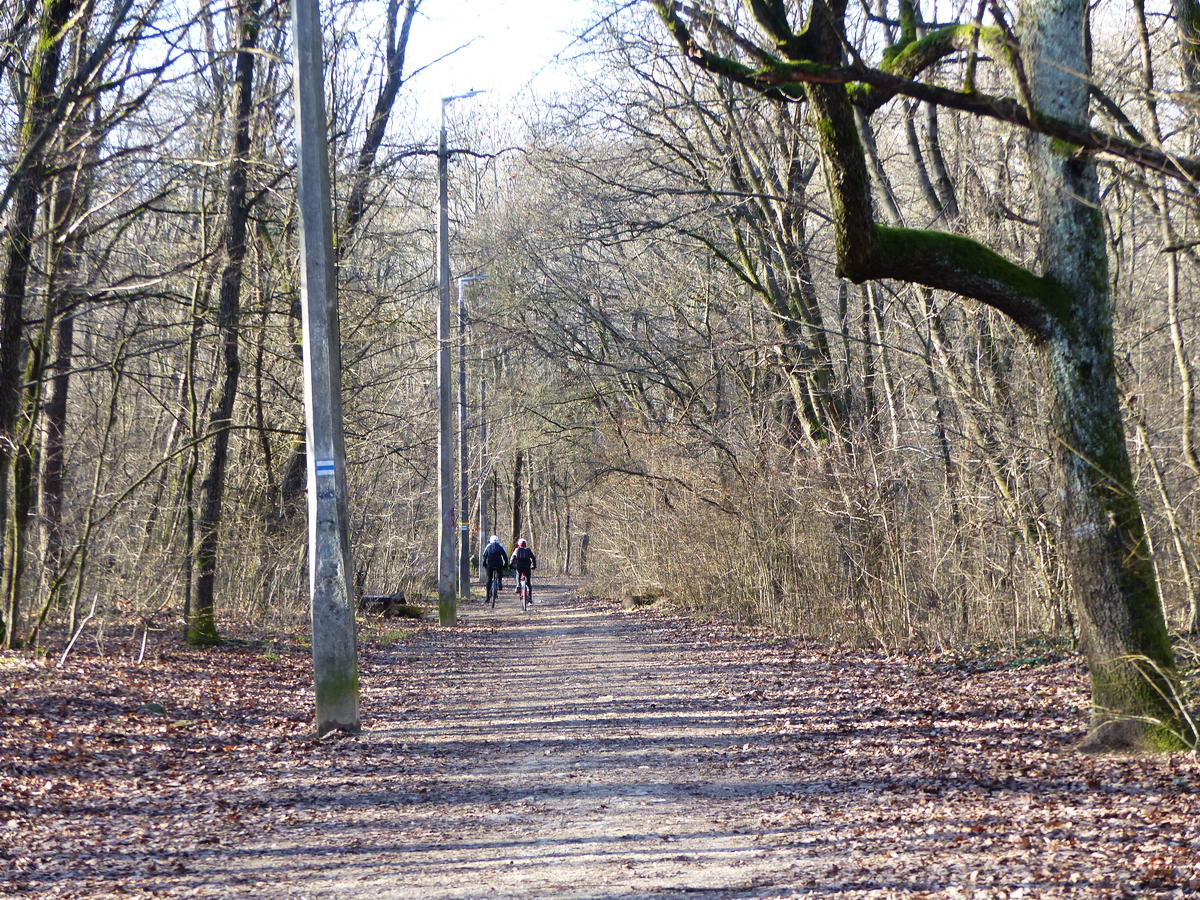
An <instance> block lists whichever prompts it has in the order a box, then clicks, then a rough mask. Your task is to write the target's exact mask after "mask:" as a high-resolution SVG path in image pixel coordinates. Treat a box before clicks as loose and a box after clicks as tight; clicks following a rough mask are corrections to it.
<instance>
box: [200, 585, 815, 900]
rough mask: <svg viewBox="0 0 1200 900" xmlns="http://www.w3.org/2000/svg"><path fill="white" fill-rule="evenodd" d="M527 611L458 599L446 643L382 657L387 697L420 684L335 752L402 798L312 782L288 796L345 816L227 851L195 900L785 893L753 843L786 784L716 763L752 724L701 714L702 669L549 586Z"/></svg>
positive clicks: (361, 783) (714, 712)
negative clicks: (381, 768) (235, 887)
mask: <svg viewBox="0 0 1200 900" xmlns="http://www.w3.org/2000/svg"><path fill="white" fill-rule="evenodd" d="M536 599H537V603H536V605H535V608H534V610H533V611H532V612H530V613H523V612H522V611H521V609H520V607H519V606H518V605H517V602H516V600H515V598H514V597H513V596H512V593H511V591H509V590H506V592H505V595H504V596H503V597H502V598H501V601H500V603H499V604H498V607H497V609H496V610H495V611H492V610H490V609H484V608H483V604H481V603H479V602H478V601H476V602H474V603H471V604H468V605H467V606H465V607H464V611H465V616H464V620H465V621H464V623H463V627H462V629H461V630H460V631H457V632H436V633H435V639H434V640H433V641H428V642H423V643H420V644H417V645H414V646H411V647H402V648H400V649H398V650H397V652H396V654H395V666H396V670H395V681H396V682H399V683H403V682H406V681H408V680H409V679H410V678H412V677H413V676H416V678H417V679H418V680H419V681H421V682H423V683H424V684H423V686H419V685H409V686H408V687H402V686H401V685H400V684H397V685H396V686H395V694H393V696H395V697H398V698H399V697H402V698H403V699H400V700H399V702H398V703H397V705H396V706H395V707H393V708H392V709H390V710H388V709H384V710H379V711H372V719H373V721H372V722H371V725H370V730H369V731H368V732H367V733H366V734H365V735H363V736H362V737H359V738H356V739H354V743H356V744H362V743H367V744H372V743H376V744H378V745H379V747H378V749H381V750H382V749H383V748H384V747H387V748H390V752H395V753H396V754H397V755H398V756H403V757H404V758H405V759H406V760H407V761H410V762H407V763H406V766H408V767H410V768H408V771H406V772H405V777H406V779H411V777H412V776H419V780H420V781H421V782H422V783H421V784H420V785H418V786H417V787H416V790H415V791H413V790H412V788H411V787H400V789H399V790H396V789H395V787H396V786H395V785H394V783H389V779H388V778H387V775H386V773H380V775H379V777H377V778H372V777H369V776H368V777H366V778H363V777H361V776H360V777H359V778H356V779H354V780H353V781H351V782H349V783H343V784H339V785H331V784H328V783H324V784H323V783H321V782H320V781H317V780H314V781H313V783H311V784H310V785H308V786H306V787H305V791H306V792H311V793H312V794H313V795H316V794H320V793H327V795H328V796H327V799H328V801H329V802H330V803H332V804H335V805H337V806H339V807H341V808H343V809H344V810H345V815H344V816H342V817H340V818H339V819H337V820H334V821H333V822H330V821H327V820H320V821H317V822H315V823H314V824H313V825H312V826H311V828H298V829H295V830H290V831H288V832H287V833H286V834H285V835H282V836H281V837H282V838H283V839H282V840H280V839H279V837H280V836H276V837H274V838H273V839H272V840H269V841H266V842H264V844H263V845H262V846H260V847H254V848H245V850H244V851H243V852H242V853H240V854H239V855H238V856H239V858H238V860H237V862H236V864H235V865H234V866H231V867H230V868H228V869H225V870H224V871H216V872H212V873H211V877H213V878H214V881H213V882H212V885H213V886H214V887H216V886H217V885H218V884H219V885H220V889H219V890H216V891H214V893H218V894H226V893H228V892H229V890H230V888H231V886H232V879H236V881H237V882H238V883H240V884H242V885H243V890H244V891H245V892H246V893H247V894H249V895H256V894H260V893H261V892H263V891H264V890H269V891H271V892H278V893H279V894H293V893H295V894H300V893H303V894H304V895H305V896H330V897H356V896H357V897H362V896H372V897H381V898H382V897H397V898H399V897H471V896H481V895H484V896H501V897H624V896H631V897H648V896H696V895H698V894H699V895H703V894H708V895H709V896H725V897H736V896H760V895H762V893H763V892H764V891H767V893H773V892H777V891H778V890H781V889H782V886H784V885H787V884H790V883H791V873H790V867H789V865H788V860H789V858H790V857H792V856H794V853H793V852H792V851H791V850H789V849H788V848H786V847H782V846H772V844H771V843H770V842H769V841H768V842H764V841H763V840H762V834H761V829H760V828H759V827H757V820H756V818H755V817H756V816H757V815H758V814H759V812H760V807H761V805H762V802H763V801H764V800H766V799H767V798H770V797H771V796H773V795H775V794H777V793H778V792H780V791H782V790H785V789H786V787H787V785H788V783H789V779H787V778H786V777H782V773H780V775H781V777H778V778H776V779H767V780H764V779H763V778H762V777H761V773H760V772H759V771H758V767H757V766H738V765H733V764H732V763H733V762H734V759H733V758H731V757H729V756H727V755H726V754H727V751H728V750H729V749H730V748H731V746H733V745H736V746H737V747H738V748H741V747H742V745H743V744H745V742H746V741H753V742H754V744H755V747H754V750H755V751H756V752H761V751H762V749H764V748H762V747H758V746H757V744H758V743H759V741H760V737H759V736H756V734H755V731H756V725H757V724H758V723H757V722H756V717H754V716H749V717H747V716H745V715H733V714H732V711H731V710H730V709H729V708H728V705H727V704H723V703H722V702H721V698H720V697H719V695H718V692H717V691H716V690H713V684H714V681H715V676H716V673H714V672H711V671H706V670H705V667H704V660H703V658H702V657H701V658H688V657H687V656H680V655H677V654H674V653H672V652H671V649H672V648H671V647H669V646H661V647H660V646H656V645H654V644H653V643H644V642H640V641H637V640H633V639H631V638H632V637H633V634H632V633H631V632H635V631H636V629H631V628H630V627H629V625H628V624H627V623H624V622H623V621H622V620H621V618H620V617H619V616H614V615H613V613H612V611H611V610H610V609H601V608H598V607H596V606H594V605H585V604H581V603H578V602H571V601H570V592H569V589H568V588H566V587H565V586H563V585H561V584H553V583H551V584H544V585H539V589H538V593H537V598H536ZM425 673H429V674H428V675H426V674H425ZM431 678H436V679H446V680H447V681H448V682H449V684H448V685H446V686H448V687H449V688H450V689H449V690H444V689H438V687H437V686H435V685H431V684H429V683H428V681H427V679H431ZM389 693H391V692H389ZM380 713H382V716H381V715H380ZM750 750H751V745H750V744H745V750H744V751H742V750H740V749H739V753H741V752H749V751H750ZM382 755H386V753H385V754H382ZM227 878H228V879H231V881H226V879H227ZM285 885H286V887H285ZM771 886H777V887H775V888H772V887H771Z"/></svg>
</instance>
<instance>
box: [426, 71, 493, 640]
mask: <svg viewBox="0 0 1200 900" xmlns="http://www.w3.org/2000/svg"><path fill="white" fill-rule="evenodd" d="M482 93H483V91H467V92H466V93H465V94H454V95H453V96H450V97H443V98H442V117H441V127H440V128H439V130H438V221H437V232H438V243H437V256H438V325H437V337H438V364H437V371H438V379H437V380H438V517H439V519H440V520H441V528H440V530H439V531H438V621H439V622H441V624H443V625H453V624H454V623H455V622H456V621H458V598H457V597H456V596H455V591H454V530H455V529H454V525H455V516H454V476H453V469H454V462H453V457H454V449H453V448H454V435H453V431H452V429H451V423H450V418H451V416H450V187H449V180H450V179H449V168H450V166H449V163H450V151H449V150H447V149H446V107H447V106H449V105H450V104H451V103H453V102H454V101H455V100H463V99H466V98H467V97H474V96H475V95H476V94H482Z"/></svg>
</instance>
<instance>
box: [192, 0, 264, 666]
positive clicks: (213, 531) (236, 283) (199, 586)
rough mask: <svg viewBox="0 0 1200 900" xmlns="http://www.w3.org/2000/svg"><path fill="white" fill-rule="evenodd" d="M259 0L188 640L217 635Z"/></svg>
mask: <svg viewBox="0 0 1200 900" xmlns="http://www.w3.org/2000/svg"><path fill="white" fill-rule="evenodd" d="M261 4H262V0H244V2H243V4H242V5H241V7H240V8H239V14H238V35H239V42H238V53H237V64H236V69H235V73H234V95H233V102H234V109H235V117H234V120H233V141H232V144H233V154H232V159H231V160H230V164H229V180H228V183H227V188H226V197H227V203H226V220H225V237H224V241H223V243H224V250H225V267H224V269H223V270H222V272H221V289H220V296H219V300H218V312H217V331H218V333H219V335H220V340H221V362H222V368H223V370H224V372H223V377H222V380H221V382H220V385H219V388H218V393H217V399H216V402H214V403H213V408H212V415H211V418H210V419H209V433H210V436H211V438H212V456H211V457H210V459H209V463H208V471H207V472H206V474H205V476H204V480H203V481H202V482H201V485H200V492H201V501H200V516H199V519H198V521H197V532H198V543H197V546H196V593H195V600H194V604H193V606H192V610H191V617H190V621H189V623H188V640H189V641H190V642H191V643H193V644H211V643H214V642H216V641H217V639H218V638H217V628H216V620H215V618H214V594H215V590H216V575H217V553H218V547H219V542H220V527H221V501H222V497H223V496H224V490H225V469H226V464H227V461H228V455H229V431H230V426H231V424H232V422H233V403H234V400H235V398H236V396H237V386H238V375H239V372H240V367H241V365H240V360H239V358H238V318H239V313H240V308H241V292H242V268H243V262H244V260H245V257H246V220H247V218H248V216H249V205H248V203H247V200H246V176H247V169H248V168H249V153H250V111H251V106H252V103H253V99H254V98H253V94H254V58H255V53H254V50H255V46H256V44H257V40H258V32H259V26H260V24H261V22H260V19H259V8H260V6H261Z"/></svg>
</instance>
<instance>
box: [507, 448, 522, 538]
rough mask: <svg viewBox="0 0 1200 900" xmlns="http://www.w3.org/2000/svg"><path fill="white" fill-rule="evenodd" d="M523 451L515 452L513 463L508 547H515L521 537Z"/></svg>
mask: <svg viewBox="0 0 1200 900" xmlns="http://www.w3.org/2000/svg"><path fill="white" fill-rule="evenodd" d="M524 469H525V451H524V450H517V454H516V459H515V460H514V461H513V483H512V543H511V544H509V547H510V548H511V547H515V546H516V545H517V539H518V538H520V537H521V529H522V527H523V525H522V518H521V517H522V513H523V510H524V501H523V495H522V485H523V484H524V483H525V478H524Z"/></svg>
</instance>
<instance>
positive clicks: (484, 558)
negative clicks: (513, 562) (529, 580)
mask: <svg viewBox="0 0 1200 900" xmlns="http://www.w3.org/2000/svg"><path fill="white" fill-rule="evenodd" d="M479 559H480V561H481V562H482V563H483V568H484V570H485V571H486V572H487V579H486V580H485V581H484V582H483V583H484V584H491V583H492V573H493V572H495V573H496V591H497V593H499V591H500V590H502V589H503V588H504V569H505V568H506V567H507V566H508V551H507V550H505V549H504V545H503V544H501V543H500V538H498V537H496V536H495V535H494V534H493V535H492V537H491V540H489V541H488V545H487V546H486V547H484V548H483V553H481V554H480V556H479Z"/></svg>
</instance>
